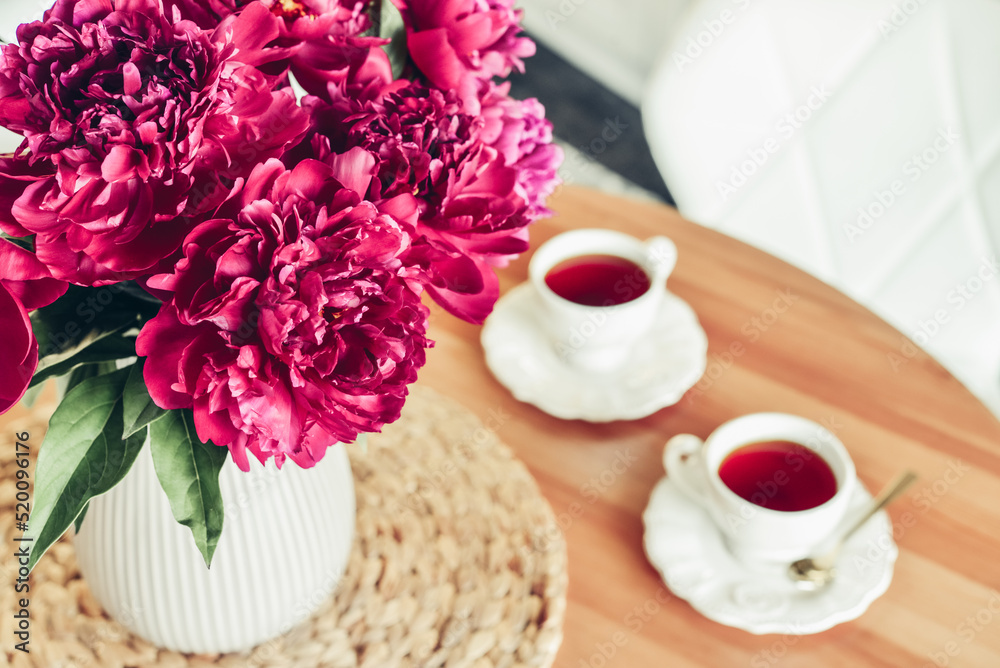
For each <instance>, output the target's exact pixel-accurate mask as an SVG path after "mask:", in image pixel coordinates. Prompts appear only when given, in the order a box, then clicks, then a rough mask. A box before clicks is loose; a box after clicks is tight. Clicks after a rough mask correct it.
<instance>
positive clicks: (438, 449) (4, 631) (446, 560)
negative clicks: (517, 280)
mask: <svg viewBox="0 0 1000 668" xmlns="http://www.w3.org/2000/svg"><path fill="white" fill-rule="evenodd" d="M35 413H36V414H40V415H41V414H44V415H47V414H48V413H47V412H46V411H44V410H41V409H40V408H39V409H38V410H36V411H35ZM503 420H504V416H502V415H500V416H493V417H492V418H491V421H488V422H487V425H489V426H492V427H493V428H498V423H502V422H503ZM21 424H24V425H25V427H21V426H20V425H21ZM17 425H18V429H19V430H20V429H23V428H29V427H30V429H29V430H30V431H31V440H32V442H33V443H34V444H35V446H36V447H35V448H34V449H37V445H38V444H40V443H41V436H42V433H43V432H44V426H45V422H44V420H43V419H36V420H35V422H34V424H28V423H26V422H23V421H18V423H17ZM13 438H14V436H13V434H3V435H2V439H0V442H2V444H3V445H2V447H0V535H2V536H3V539H4V544H3V546H2V548H0V554H2V555H3V556H2V559H0V576H2V577H0V638H2V641H0V642H2V647H0V656H2V657H4V658H5V659H6V660H7V662H8V663H9V664H10V665H12V666H14V667H15V668H20V667H22V666H23V667H27V666H37V667H39V668H41V667H43V666H44V667H45V668H89V667H91V666H101V667H104V666H108V667H112V668H123V667H126V666H138V667H146V666H149V667H152V666H157V667H168V666H169V667H171V668H174V667H176V668H183V667H191V668H195V667H199V668H207V667H208V666H227V667H231V668H236V667H241V668H243V667H245V668H251V667H253V668H271V667H278V666H288V667H292V666H294V667H299V666H301V667H303V668H305V667H308V668H316V667H319V666H324V667H325V666H330V667H341V666H343V667H350V666H364V667H371V668H374V667H379V668H382V667H385V668H388V667H392V666H426V667H428V668H430V667H434V666H445V667H447V668H466V667H467V668H491V667H499V668H507V667H516V666H550V665H551V664H552V662H553V660H554V659H555V654H556V651H557V649H558V648H559V644H560V642H561V640H562V623H563V614H564V611H565V608H566V583H567V577H566V548H565V543H564V542H563V539H562V536H561V534H560V533H559V530H558V528H557V527H556V524H555V520H554V517H553V515H552V511H551V509H550V508H549V505H548V503H546V502H545V500H544V499H543V498H542V497H541V495H540V494H539V491H538V487H537V485H536V484H535V481H534V480H533V479H532V478H531V476H530V475H529V473H528V471H527V469H526V468H525V467H524V465H523V464H521V463H520V462H519V461H518V460H516V459H515V458H514V457H513V456H512V454H511V452H510V450H509V449H508V448H507V446H505V445H503V444H502V443H501V442H500V441H499V439H498V438H497V437H496V435H495V433H494V432H493V431H492V430H491V429H490V428H489V427H488V426H486V425H484V424H483V423H482V422H480V420H479V419H478V418H476V417H475V416H474V415H472V414H471V413H469V412H468V411H467V410H465V409H464V408H463V407H461V406H460V405H458V404H457V403H455V402H454V401H452V400H450V399H447V398H445V397H442V396H441V395H439V394H437V393H435V392H433V391H431V390H429V389H427V388H422V387H416V388H413V392H412V394H411V396H410V398H409V400H408V401H407V404H406V408H405V409H404V411H403V417H402V418H401V419H400V420H399V421H398V422H396V423H395V424H393V425H390V426H389V427H387V428H386V429H385V432H384V433H382V434H379V435H376V436H373V437H371V438H369V439H368V445H367V447H366V448H361V447H360V446H351V447H350V448H349V450H350V452H351V463H352V466H353V470H354V478H355V486H356V490H357V499H358V521H357V538H356V540H355V544H354V548H353V552H352V555H351V559H350V562H349V564H348V567H347V572H346V574H345V576H344V579H343V581H342V582H341V583H340V586H339V587H338V589H337V591H336V592H335V594H334V595H333V597H332V598H331V599H330V600H329V601H328V602H327V603H326V604H324V606H323V607H322V609H321V610H320V611H319V612H318V613H317V614H316V615H315V616H314V617H313V618H312V619H311V620H309V621H308V622H306V623H304V624H303V625H301V626H299V627H298V628H296V629H294V630H292V631H291V632H290V633H288V634H287V635H285V636H283V637H281V638H278V639H276V640H274V641H271V642H269V643H265V644H263V645H261V646H260V647H257V648H256V649H255V650H253V651H252V652H250V653H246V654H242V655H238V654H230V655H197V656H189V655H182V654H178V653H176V652H171V651H166V650H157V649H156V648H154V647H153V646H151V645H150V644H149V643H147V642H145V641H143V640H141V639H139V638H137V637H135V636H133V635H132V634H130V633H129V632H128V631H126V630H125V629H124V628H123V627H122V626H120V625H119V624H117V623H116V622H113V621H111V620H109V619H108V618H107V617H106V616H104V614H103V612H102V610H101V608H100V606H99V605H98V604H97V602H96V601H95V600H94V598H93V596H92V595H91V594H90V590H89V589H88V588H87V584H86V583H85V582H84V581H83V580H82V579H81V578H80V574H79V571H78V570H77V566H76V557H75V554H74V552H73V545H72V542H71V541H70V540H69V539H68V537H67V536H64V537H63V539H62V540H61V541H60V542H59V543H58V544H56V545H55V546H53V548H52V550H51V551H50V553H49V554H47V555H46V556H45V558H44V559H43V560H42V561H41V562H40V563H39V565H38V567H37V568H36V569H35V572H34V573H33V574H32V586H31V592H30V611H31V638H30V641H31V642H30V649H31V652H30V654H24V653H23V652H20V651H15V650H14V642H16V641H15V639H14V621H15V620H14V619H13V616H12V615H13V610H14V606H15V605H16V598H17V597H20V596H21V594H15V591H14V580H15V578H16V577H17V565H16V562H15V560H14V558H13V552H14V550H15V549H16V545H17V544H16V543H14V542H13V537H14V535H15V527H14V519H15V518H14V515H13V510H14V503H15V493H16V491H15V486H14V482H15V469H16V464H15V463H14V451H15V448H14V444H13V440H12V439H13ZM16 533H17V535H20V532H16Z"/></svg>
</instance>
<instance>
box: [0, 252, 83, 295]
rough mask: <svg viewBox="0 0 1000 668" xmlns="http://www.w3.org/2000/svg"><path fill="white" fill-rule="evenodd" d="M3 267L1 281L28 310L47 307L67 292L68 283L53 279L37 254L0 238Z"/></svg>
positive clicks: (0, 258) (0, 265)
mask: <svg viewBox="0 0 1000 668" xmlns="http://www.w3.org/2000/svg"><path fill="white" fill-rule="evenodd" d="M0 267H3V275H0V284H2V285H3V286H4V287H5V288H6V289H7V290H8V291H9V292H10V293H11V294H12V295H14V296H15V297H16V298H17V300H18V301H19V302H20V303H21V304H22V305H23V306H24V308H26V309H27V310H29V311H34V310H35V309H36V308H42V307H43V306H48V305H49V304H51V303H52V302H54V301H55V300H57V299H59V298H60V297H62V296H63V295H64V294H65V293H66V288H67V287H68V285H67V284H66V283H65V282H64V281H59V280H56V279H54V278H52V273H51V272H50V271H49V269H48V267H46V266H45V265H44V264H42V263H41V261H40V260H39V259H38V258H37V257H35V254H34V253H31V252H30V251H27V250H25V249H24V248H21V247H20V246H18V245H16V244H14V243H13V242H11V241H8V240H7V239H0Z"/></svg>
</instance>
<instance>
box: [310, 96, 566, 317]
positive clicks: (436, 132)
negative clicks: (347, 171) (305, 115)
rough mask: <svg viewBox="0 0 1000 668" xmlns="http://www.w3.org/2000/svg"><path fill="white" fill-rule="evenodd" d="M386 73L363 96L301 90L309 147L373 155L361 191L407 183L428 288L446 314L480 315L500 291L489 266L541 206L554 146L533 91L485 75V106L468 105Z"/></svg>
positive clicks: (395, 190) (551, 181) (556, 154)
mask: <svg viewBox="0 0 1000 668" xmlns="http://www.w3.org/2000/svg"><path fill="white" fill-rule="evenodd" d="M376 80H377V78H376ZM389 81H391V79H389V80H386V79H382V86H381V88H380V87H379V86H378V85H372V84H369V85H368V86H367V88H366V90H367V91H369V93H370V96H369V97H368V98H365V97H363V96H359V95H358V94H357V90H352V91H351V92H350V93H346V92H342V93H339V94H337V95H335V97H334V99H333V102H332V103H329V104H328V103H324V102H321V101H320V100H317V99H315V98H312V99H308V100H307V101H306V103H305V106H306V107H307V108H308V109H309V111H310V113H311V115H312V117H313V125H314V127H316V128H318V129H319V130H318V132H317V133H316V134H314V135H313V136H312V137H311V138H310V144H311V151H312V152H311V155H313V156H315V157H317V158H318V159H320V160H328V159H329V158H330V156H335V155H337V153H336V148H335V147H337V148H339V147H361V148H364V149H365V150H366V151H369V152H370V153H372V154H373V155H375V156H376V157H377V161H376V164H375V167H374V169H375V176H376V178H375V179H374V180H373V181H372V190H371V192H369V193H368V196H369V197H370V198H371V199H373V200H375V201H378V200H379V199H381V198H384V197H393V196H396V195H400V194H403V193H412V194H413V195H414V196H415V197H416V198H417V200H418V202H419V204H420V216H419V222H418V225H417V231H418V232H419V234H420V237H421V238H420V242H419V243H418V244H416V247H415V248H416V249H418V250H420V251H421V252H422V253H423V257H424V258H425V259H427V260H428V261H429V264H430V272H429V276H428V277H427V280H428V283H429V285H428V291H429V292H430V293H431V295H432V296H433V297H434V298H435V300H437V301H438V302H439V303H440V304H441V305H442V306H444V307H445V308H446V309H447V310H448V311H449V312H451V313H453V314H454V315H457V316H459V317H461V318H464V319H466V320H469V321H471V322H482V321H483V320H484V319H485V318H486V316H487V315H488V314H489V313H490V311H491V310H492V308H493V305H494V303H495V302H496V299H497V297H498V295H499V285H498V282H497V278H496V275H495V273H494V271H493V269H494V267H496V266H503V265H505V264H506V263H507V262H508V261H509V260H510V259H511V258H512V257H515V256H516V255H518V254H519V253H522V252H524V251H525V250H527V248H528V239H527V225H528V224H529V223H531V222H532V221H534V220H535V219H536V218H538V217H540V216H542V215H547V214H548V213H549V212H548V210H547V209H546V208H545V207H544V198H545V197H546V196H547V195H548V194H550V193H551V192H552V190H554V188H555V185H556V184H557V183H558V179H557V177H556V168H557V167H558V165H559V162H560V161H561V159H562V153H561V151H560V150H559V149H558V148H556V147H553V146H552V145H551V143H550V142H551V140H552V135H551V126H550V125H549V124H548V123H547V121H545V120H544V117H543V115H542V114H543V112H544V110H543V109H542V107H541V105H540V104H538V102H537V101H536V100H529V101H526V102H518V101H516V100H513V99H511V98H509V97H508V96H507V94H506V88H498V87H493V86H492V85H489V86H488V87H487V90H488V95H487V96H486V97H485V99H484V101H483V113H482V114H481V115H473V114H470V113H468V112H467V111H466V109H465V107H464V105H463V103H462V101H461V100H460V99H459V98H458V96H457V94H456V93H454V92H451V91H448V92H446V91H440V90H437V89H434V88H428V87H427V86H425V85H423V84H421V83H416V82H414V83H409V84H406V85H404V86H403V87H400V86H398V85H390V83H389ZM293 155H297V154H294V153H293Z"/></svg>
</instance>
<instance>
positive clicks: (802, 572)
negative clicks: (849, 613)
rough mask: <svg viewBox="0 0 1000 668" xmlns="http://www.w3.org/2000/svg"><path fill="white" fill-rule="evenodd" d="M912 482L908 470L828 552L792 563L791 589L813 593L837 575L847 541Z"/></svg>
mask: <svg viewBox="0 0 1000 668" xmlns="http://www.w3.org/2000/svg"><path fill="white" fill-rule="evenodd" d="M916 479H917V475H916V474H915V473H913V472H912V471H906V472H905V473H902V474H900V476H899V477H897V478H896V479H895V480H894V481H892V482H891V483H889V484H888V485H886V486H885V488H883V489H882V491H881V492H879V494H878V496H876V497H875V498H874V499H872V500H871V505H869V507H868V509H867V510H866V511H865V512H864V513H862V515H861V516H860V517H859V518H858V519H857V520H855V522H854V524H852V525H851V526H850V528H848V529H847V531H845V532H844V533H842V534H841V535H840V537H839V538H838V539H837V542H836V543H834V545H833V547H832V548H830V550H828V551H827V552H826V553H825V554H822V555H819V556H816V557H806V558H804V559H799V560H798V561H796V562H793V563H792V564H791V565H790V566H789V567H788V576H789V577H790V578H791V579H792V581H793V582H795V586H797V587H798V588H799V589H803V590H806V591H816V590H818V589H822V588H823V587H825V586H827V585H828V584H830V583H831V582H832V581H833V578H834V577H836V575H837V569H836V567H835V565H836V563H837V556H838V555H839V554H840V549H841V548H842V547H843V546H844V543H845V542H847V539H848V538H850V537H851V536H852V535H854V533H855V532H856V531H857V530H858V529H860V528H861V527H862V526H864V525H865V523H866V522H867V521H868V520H869V519H871V516H872V515H874V514H875V513H877V512H878V511H880V510H882V509H883V508H885V507H886V506H887V505H889V504H890V503H892V502H893V501H895V500H896V497H898V496H899V495H900V494H902V493H903V492H904V491H905V490H906V488H907V487H909V486H910V485H911V484H913V481H914V480H916Z"/></svg>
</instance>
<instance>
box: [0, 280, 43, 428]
mask: <svg viewBox="0 0 1000 668" xmlns="http://www.w3.org/2000/svg"><path fill="white" fill-rule="evenodd" d="M0 330H2V331H3V336H4V344H3V346H0V378H2V379H3V383H0V413H6V412H7V411H8V410H10V408H11V407H12V406H13V405H14V404H16V403H17V402H18V401H20V400H21V397H23V396H24V393H25V391H27V389H28V383H29V382H31V376H32V374H34V373H35V367H36V366H38V341H36V340H35V335H34V334H33V333H32V331H31V321H30V320H28V312H27V311H26V310H25V308H24V305H23V304H21V302H20V301H18V299H17V297H15V296H14V295H12V294H11V292H10V291H9V290H8V289H7V285H6V284H5V283H4V282H2V281H0Z"/></svg>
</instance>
